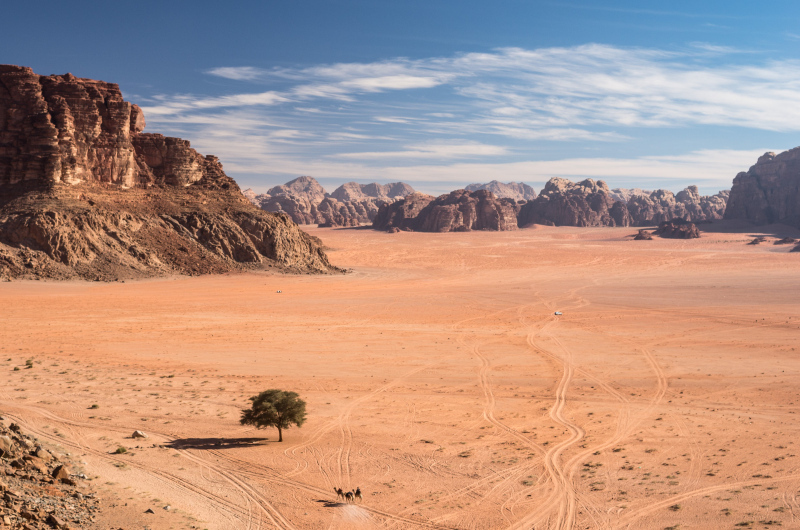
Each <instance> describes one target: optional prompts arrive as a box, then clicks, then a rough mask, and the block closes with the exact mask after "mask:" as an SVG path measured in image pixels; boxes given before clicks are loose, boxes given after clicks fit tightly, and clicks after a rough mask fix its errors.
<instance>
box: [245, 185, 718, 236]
mask: <svg viewBox="0 0 800 530" xmlns="http://www.w3.org/2000/svg"><path fill="white" fill-rule="evenodd" d="M729 193H730V192H728V191H723V192H720V193H718V194H716V195H711V196H701V195H700V193H699V191H698V189H697V186H689V187H688V188H686V189H684V190H682V191H680V192H678V193H677V194H674V193H672V192H671V191H668V190H655V191H644V190H641V189H638V188H634V189H622V188H615V189H613V190H611V189H609V187H608V185H606V183H605V182H603V181H602V180H600V181H594V180H592V179H586V180H584V181H581V182H578V183H574V182H572V181H570V180H568V179H563V178H553V179H550V181H549V182H548V183H547V184H546V185H545V187H544V189H543V190H542V192H541V194H540V195H538V196H537V194H536V192H535V190H534V189H533V188H532V187H530V186H528V185H527V184H523V183H517V182H509V183H503V182H498V181H496V180H493V181H491V182H489V183H486V184H480V183H476V184H470V185H469V186H467V187H466V188H464V189H461V190H456V191H453V192H451V193H449V194H444V195H442V196H440V197H438V198H437V197H433V196H431V195H426V194H424V193H416V192H415V191H414V189H413V188H412V187H411V186H410V185H408V184H405V183H402V182H396V183H392V184H384V185H381V184H377V183H372V184H358V183H356V182H348V183H347V184H343V185H342V186H339V187H338V188H337V189H336V190H334V191H333V193H326V191H325V189H323V187H322V186H320V184H319V183H318V182H317V181H316V180H315V179H313V178H311V177H300V178H297V179H295V180H292V181H291V182H287V183H286V184H283V185H281V186H275V187H274V188H272V189H270V190H269V191H268V192H267V193H265V194H262V195H256V194H255V193H254V192H253V191H252V190H247V191H245V192H244V194H245V196H247V197H248V198H249V199H250V200H251V201H252V202H253V203H254V204H256V205H257V206H259V207H261V208H262V209H264V210H267V211H270V212H284V213H286V214H287V215H289V216H290V217H291V218H292V219H293V220H294V221H295V222H296V223H298V224H319V225H321V226H360V225H363V224H369V223H373V227H374V228H377V229H380V230H392V231H395V230H417V231H425V232H449V231H464V230H513V229H516V228H518V227H525V226H528V225H531V224H549V225H556V226H652V225H658V224H659V223H661V222H664V221H669V220H671V219H675V218H680V219H685V220H687V221H694V222H707V221H714V220H717V219H722V217H723V215H724V213H725V206H726V202H727V199H728V194H729Z"/></svg>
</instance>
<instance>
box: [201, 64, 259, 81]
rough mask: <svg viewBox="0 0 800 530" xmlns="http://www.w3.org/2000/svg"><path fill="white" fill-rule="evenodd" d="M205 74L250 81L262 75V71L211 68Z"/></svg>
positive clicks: (256, 69)
mask: <svg viewBox="0 0 800 530" xmlns="http://www.w3.org/2000/svg"><path fill="white" fill-rule="evenodd" d="M206 73H207V74H211V75H216V76H218V77H224V78H226V79H234V80H236V81H252V80H253V79H258V78H259V77H260V76H261V75H263V70H261V69H259V68H254V67H252V66H224V67H222V68H212V69H211V70H208V71H207V72H206Z"/></svg>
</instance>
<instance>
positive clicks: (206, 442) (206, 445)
mask: <svg viewBox="0 0 800 530" xmlns="http://www.w3.org/2000/svg"><path fill="white" fill-rule="evenodd" d="M267 440H268V438H183V439H180V440H173V441H171V442H170V443H168V444H165V447H169V448H171V449H207V450H210V449H234V448H237V447H251V446H256V445H264V444H265V443H266V442H267Z"/></svg>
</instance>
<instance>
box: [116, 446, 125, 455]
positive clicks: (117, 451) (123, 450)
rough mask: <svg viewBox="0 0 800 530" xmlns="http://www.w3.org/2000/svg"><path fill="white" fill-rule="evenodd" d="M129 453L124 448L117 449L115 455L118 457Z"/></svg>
mask: <svg viewBox="0 0 800 530" xmlns="http://www.w3.org/2000/svg"><path fill="white" fill-rule="evenodd" d="M127 452H128V450H127V449H125V448H124V447H117V450H116V451H114V454H116V455H122V454H125V453H127Z"/></svg>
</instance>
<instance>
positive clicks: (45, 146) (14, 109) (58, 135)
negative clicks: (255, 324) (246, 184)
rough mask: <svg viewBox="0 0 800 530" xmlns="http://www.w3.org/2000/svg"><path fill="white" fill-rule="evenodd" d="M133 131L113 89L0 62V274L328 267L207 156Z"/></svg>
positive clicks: (314, 244) (313, 244) (132, 113)
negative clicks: (255, 203)
mask: <svg viewBox="0 0 800 530" xmlns="http://www.w3.org/2000/svg"><path fill="white" fill-rule="evenodd" d="M144 126H145V120H144V114H143V113H142V111H141V109H140V108H139V107H137V106H136V105H133V104H131V103H129V102H127V101H124V100H123V98H122V94H121V92H120V90H119V86H118V85H116V84H113V83H106V82H103V81H95V80H92V79H82V78H77V77H75V76H73V75H72V74H66V75H51V76H40V75H37V74H35V73H34V72H33V70H32V69H30V68H26V67H20V66H13V65H0V277H5V278H7V279H8V278H15V277H49V278H75V277H79V278H85V279H103V280H108V279H117V278H128V277H149V276H156V275H164V274H173V273H178V274H199V273H217V272H227V271H234V270H243V269H248V268H258V267H260V268H263V267H266V266H274V267H278V268H283V269H293V270H302V271H317V272H323V271H329V270H335V268H333V267H332V266H331V265H330V263H329V262H328V258H327V256H326V255H325V253H324V252H323V251H322V249H321V247H322V245H321V242H320V241H319V240H318V239H317V238H314V237H311V236H309V235H308V234H306V233H304V232H303V231H301V230H300V229H299V228H298V227H297V225H295V224H294V223H293V222H292V221H291V220H290V219H289V218H288V217H286V216H281V215H274V214H269V213H266V212H263V211H261V210H259V209H257V208H254V207H253V206H252V205H251V204H250V203H249V201H248V200H247V199H245V198H244V197H243V196H242V193H241V191H240V189H239V187H238V186H237V185H236V182H234V180H233V179H231V178H230V177H228V176H227V175H225V173H224V171H223V170H222V165H221V164H220V163H219V160H218V159H217V158H216V157H214V156H211V155H208V156H203V155H200V154H199V153H198V152H197V151H195V150H194V149H192V148H191V146H190V144H189V142H188V141H186V140H182V139H180V138H170V137H165V136H162V135H160V134H148V133H143V132H142V130H143V129H144Z"/></svg>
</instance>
